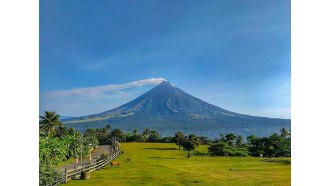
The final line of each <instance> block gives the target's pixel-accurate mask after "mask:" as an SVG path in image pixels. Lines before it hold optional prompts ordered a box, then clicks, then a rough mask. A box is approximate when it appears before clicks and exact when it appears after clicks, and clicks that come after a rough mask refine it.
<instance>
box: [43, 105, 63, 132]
mask: <svg viewBox="0 0 330 186" xmlns="http://www.w3.org/2000/svg"><path fill="white" fill-rule="evenodd" d="M39 117H40V120H39V129H40V130H41V131H43V132H44V133H45V134H47V135H50V136H54V135H55V127H56V126H62V123H61V122H60V115H58V114H56V112H49V111H45V113H44V116H39Z"/></svg>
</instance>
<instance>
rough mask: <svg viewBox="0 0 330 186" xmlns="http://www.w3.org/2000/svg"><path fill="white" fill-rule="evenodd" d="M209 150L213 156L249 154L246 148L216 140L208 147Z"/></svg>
mask: <svg viewBox="0 0 330 186" xmlns="http://www.w3.org/2000/svg"><path fill="white" fill-rule="evenodd" d="M208 152H209V154H210V155H213V156H248V155H249V153H248V150H247V149H246V148H239V147H234V146H230V145H228V144H227V143H225V142H216V143H213V144H211V145H210V146H209V147H208Z"/></svg>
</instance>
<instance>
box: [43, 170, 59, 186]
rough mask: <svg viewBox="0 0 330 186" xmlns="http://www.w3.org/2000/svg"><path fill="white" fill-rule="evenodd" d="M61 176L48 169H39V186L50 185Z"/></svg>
mask: <svg viewBox="0 0 330 186" xmlns="http://www.w3.org/2000/svg"><path fill="white" fill-rule="evenodd" d="M61 176H62V175H61V174H60V173H58V172H57V171H56V170H55V169H53V168H50V167H44V166H41V167H39V185H40V186H44V185H51V184H53V183H55V182H56V181H57V180H59V179H60V178H61Z"/></svg>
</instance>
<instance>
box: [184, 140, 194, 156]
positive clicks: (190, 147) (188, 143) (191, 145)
mask: <svg viewBox="0 0 330 186" xmlns="http://www.w3.org/2000/svg"><path fill="white" fill-rule="evenodd" d="M182 146H183V148H184V149H185V150H186V151H188V155H187V158H190V151H192V150H195V148H196V144H195V143H194V142H192V141H189V140H187V141H185V142H184V143H183V144H182Z"/></svg>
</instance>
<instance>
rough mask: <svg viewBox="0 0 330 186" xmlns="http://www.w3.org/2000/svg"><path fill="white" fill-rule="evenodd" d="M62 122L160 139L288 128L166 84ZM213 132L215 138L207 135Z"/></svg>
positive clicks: (286, 122) (266, 132)
mask: <svg viewBox="0 0 330 186" xmlns="http://www.w3.org/2000/svg"><path fill="white" fill-rule="evenodd" d="M62 121H63V122H64V123H65V124H66V125H68V126H71V127H75V128H78V129H80V130H83V129H86V128H89V127H102V126H104V125H105V124H107V123H110V124H111V125H112V126H113V128H121V129H123V130H126V131H127V130H128V131H131V130H133V129H140V130H143V129H144V128H151V129H158V130H159V131H160V132H161V133H162V134H163V135H172V133H173V131H176V130H181V131H183V132H193V133H197V134H200V135H208V136H210V137H214V135H217V134H219V133H227V132H235V133H240V134H242V135H248V134H256V135H259V136H264V135H269V134H272V133H274V132H278V131H277V130H279V129H280V128H281V127H285V128H290V124H291V120H289V119H276V118H267V117H256V116H249V115H244V114H239V113H235V112H232V111H228V110H226V109H223V108H220V107H217V106H214V105H211V104H209V103H207V102H204V101H202V100H200V99H198V98H196V97H193V96H191V95H190V94H188V93H186V92H184V91H182V90H181V89H179V88H177V87H175V86H173V85H172V84H171V83H170V82H168V81H163V82H162V83H160V84H159V85H157V86H156V87H154V88H153V89H151V90H150V91H148V92H147V93H145V94H143V95H142V96H140V97H138V98H136V99H135V100H133V101H131V102H128V103H126V104H124V105H122V106H120V107H117V108H115V109H112V110H108V111H105V112H102V113H98V114H93V115H88V116H82V117H73V118H69V119H62ZM166 131H168V132H169V131H171V132H169V133H168V132H166ZM215 131H216V132H217V134H211V133H212V132H215ZM210 132H211V133H210ZM167 133H168V134H167Z"/></svg>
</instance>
